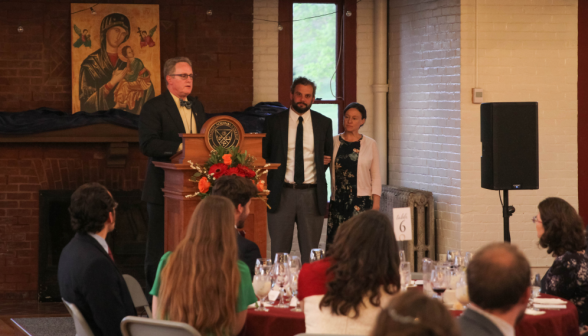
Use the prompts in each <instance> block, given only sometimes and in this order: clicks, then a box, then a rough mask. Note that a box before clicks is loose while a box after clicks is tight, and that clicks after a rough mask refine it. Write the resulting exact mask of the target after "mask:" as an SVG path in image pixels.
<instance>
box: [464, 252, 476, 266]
mask: <svg viewBox="0 0 588 336" xmlns="http://www.w3.org/2000/svg"><path fill="white" fill-rule="evenodd" d="M473 257H474V252H469V251H468V252H466V253H465V256H464V258H463V265H464V267H466V268H467V267H468V266H469V264H470V261H472V258H473Z"/></svg>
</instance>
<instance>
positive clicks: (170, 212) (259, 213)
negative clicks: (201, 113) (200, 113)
mask: <svg viewBox="0 0 588 336" xmlns="http://www.w3.org/2000/svg"><path fill="white" fill-rule="evenodd" d="M223 121H226V122H225V123H233V124H235V125H236V128H238V129H235V130H236V133H239V134H238V136H239V138H238V139H237V141H236V143H238V146H239V148H240V150H241V151H242V152H244V151H247V153H248V154H251V155H253V156H254V157H255V158H256V161H255V163H254V167H255V169H258V168H263V166H264V165H265V164H266V162H265V160H264V159H263V158H262V156H261V154H262V147H261V146H262V139H263V138H264V137H265V134H245V132H244V130H243V126H241V123H239V121H237V120H236V119H235V118H232V117H229V116H218V117H213V118H211V119H209V120H208V121H206V123H205V124H204V125H203V126H202V132H201V134H180V137H182V143H183V150H182V151H181V152H179V153H178V154H176V155H175V156H173V157H172V160H171V163H168V162H155V161H154V162H153V164H154V165H155V166H156V167H159V168H163V170H164V171H165V180H164V187H163V194H164V198H165V240H164V241H165V247H164V248H165V251H166V252H167V251H172V250H174V249H175V247H176V246H177V245H178V243H179V242H180V241H181V240H182V238H183V237H184V235H185V233H186V228H187V227H188V222H189V221H190V218H191V217H192V213H193V212H194V209H196V206H197V205H198V203H199V202H200V197H192V198H186V195H192V194H194V193H195V192H197V191H198V184H197V183H196V182H192V181H190V177H191V176H192V175H194V173H195V172H196V170H194V169H192V168H191V167H190V164H189V163H188V161H192V162H193V163H198V164H200V165H201V166H203V165H204V163H205V162H206V161H208V158H209V156H210V151H211V149H212V146H211V145H210V134H209V133H212V132H214V131H215V129H213V128H214V127H215V126H216V125H218V124H219V122H220V123H222V122H223ZM227 147H228V146H227ZM279 165H280V164H270V166H268V167H265V169H277V168H278V166H279ZM262 178H263V180H264V181H266V185H267V174H265V175H263V177H262ZM262 198H263V200H262V199H260V198H257V197H255V198H252V199H251V206H250V214H249V217H247V220H246V221H245V227H244V228H243V230H244V231H245V233H246V238H247V239H249V240H251V241H253V242H255V243H256V244H257V246H259V251H260V252H261V256H262V257H264V258H265V255H266V250H267V206H266V203H265V201H266V200H267V198H266V197H265V196H262Z"/></svg>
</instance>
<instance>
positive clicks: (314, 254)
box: [310, 248, 325, 262]
mask: <svg viewBox="0 0 588 336" xmlns="http://www.w3.org/2000/svg"><path fill="white" fill-rule="evenodd" d="M324 257H325V251H323V250H322V249H319V248H315V249H312V250H310V262H315V261H318V260H321V259H323V258H324Z"/></svg>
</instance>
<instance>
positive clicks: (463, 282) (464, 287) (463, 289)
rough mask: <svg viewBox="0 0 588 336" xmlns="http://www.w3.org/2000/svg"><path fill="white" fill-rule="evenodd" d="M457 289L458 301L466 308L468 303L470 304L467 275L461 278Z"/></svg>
mask: <svg viewBox="0 0 588 336" xmlns="http://www.w3.org/2000/svg"><path fill="white" fill-rule="evenodd" d="M456 287H457V288H456V292H455V295H456V296H457V301H459V303H461V304H462V305H463V306H464V307H465V306H466V305H467V304H468V303H470V295H469V293H468V282H467V279H466V275H465V273H463V274H462V276H461V277H460V279H459V281H458V282H457V285H456Z"/></svg>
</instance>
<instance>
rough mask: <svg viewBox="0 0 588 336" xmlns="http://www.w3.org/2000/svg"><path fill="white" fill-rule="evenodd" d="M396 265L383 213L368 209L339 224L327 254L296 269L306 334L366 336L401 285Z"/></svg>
mask: <svg viewBox="0 0 588 336" xmlns="http://www.w3.org/2000/svg"><path fill="white" fill-rule="evenodd" d="M399 263H400V258H399V256H398V245H397V244H396V237H395V236H394V230H393V228H392V224H391V223H390V220H389V219H388V217H387V216H386V215H385V214H383V213H380V212H378V211H375V210H368V211H366V212H363V213H361V214H359V215H357V216H355V217H352V218H351V219H350V220H348V221H346V222H344V223H342V224H341V226H340V227H339V229H338V230H337V234H336V235H335V240H334V242H333V245H331V247H330V249H329V250H328V251H327V257H326V258H325V259H323V260H320V261H316V262H314V263H311V264H305V265H304V266H303V267H302V270H301V271H300V276H299V279H298V298H299V299H300V300H301V301H302V305H303V307H304V316H305V318H304V319H305V324H306V332H307V333H311V334H320V333H324V334H346V335H368V334H369V333H370V331H371V330H372V328H373V326H374V323H375V321H376V318H377V316H378V314H379V313H380V311H381V307H386V306H387V305H388V302H389V301H390V299H391V298H392V295H394V294H395V293H396V292H397V291H398V288H399V287H400V275H399V273H398V267H399Z"/></svg>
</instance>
